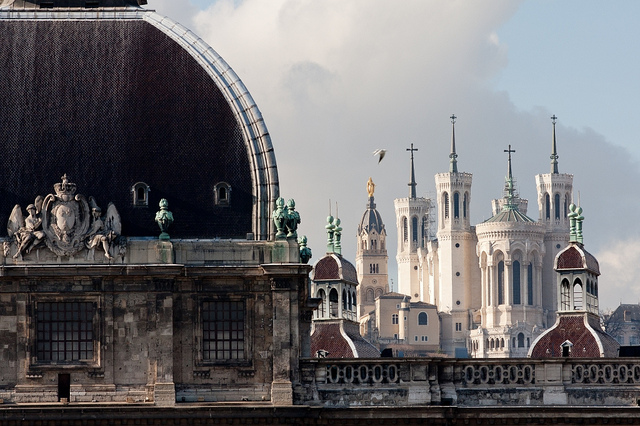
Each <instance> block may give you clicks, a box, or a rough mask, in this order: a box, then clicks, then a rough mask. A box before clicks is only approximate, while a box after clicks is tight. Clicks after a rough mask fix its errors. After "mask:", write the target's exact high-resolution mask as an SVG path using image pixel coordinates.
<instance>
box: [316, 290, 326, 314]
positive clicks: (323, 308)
mask: <svg viewBox="0 0 640 426" xmlns="http://www.w3.org/2000/svg"><path fill="white" fill-rule="evenodd" d="M317 297H318V299H322V301H321V302H320V306H318V316H319V317H320V318H324V316H325V315H326V306H327V295H326V293H325V292H324V290H322V289H320V290H318V295H317Z"/></svg>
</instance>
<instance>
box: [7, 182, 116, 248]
mask: <svg viewBox="0 0 640 426" xmlns="http://www.w3.org/2000/svg"><path fill="white" fill-rule="evenodd" d="M54 190H55V194H49V195H47V196H46V197H44V198H42V196H38V197H36V200H35V202H34V204H29V206H27V213H28V216H27V217H26V218H24V216H23V214H22V208H21V207H20V206H19V205H17V204H16V205H15V207H14V208H13V211H12V212H11V216H9V223H8V224H7V232H8V235H9V239H8V240H7V241H6V242H5V243H4V255H5V257H8V256H10V255H11V253H12V252H14V254H13V258H14V259H18V258H19V257H20V256H21V255H25V254H28V253H30V252H31V250H33V249H34V248H37V247H39V246H41V245H44V244H46V246H47V247H48V248H49V250H51V251H52V252H54V253H55V254H57V255H58V256H65V257H69V256H73V255H75V254H76V253H78V252H80V251H81V250H83V249H84V248H87V249H89V250H91V249H94V248H95V247H99V248H102V250H104V252H105V257H107V258H108V259H113V258H114V257H116V256H120V257H121V256H124V253H125V244H126V243H125V239H124V238H122V237H121V235H120V233H121V231H122V223H121V221H120V215H119V214H118V210H117V209H116V207H115V206H114V205H113V203H109V205H108V206H107V212H106V215H105V216H104V217H102V215H101V214H102V210H101V209H100V207H98V205H97V203H96V200H95V199H94V198H93V197H89V200H88V201H87V199H86V198H85V197H84V196H83V195H80V194H77V195H76V190H77V188H76V184H75V183H72V182H69V178H68V177H67V175H64V176H62V182H61V183H56V184H55V185H54Z"/></svg>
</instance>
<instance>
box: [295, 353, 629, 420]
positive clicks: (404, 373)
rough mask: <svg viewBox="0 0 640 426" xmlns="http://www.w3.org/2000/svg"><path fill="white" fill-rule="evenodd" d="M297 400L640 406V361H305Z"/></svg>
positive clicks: (343, 404)
mask: <svg viewBox="0 0 640 426" xmlns="http://www.w3.org/2000/svg"><path fill="white" fill-rule="evenodd" d="M300 368H301V372H302V375H301V377H302V383H301V385H300V386H299V387H298V388H297V389H296V390H295V403H296V404H308V405H314V404H315V405H320V406H324V407H326V408H329V407H334V408H337V407H345V408H346V407H374V406H394V407H410V406H424V405H456V406H460V407H482V406H485V407H490V406H500V407H509V406H511V407H522V406H537V405H545V406H549V405H558V406H590V407H593V406H638V404H639V403H640V359H637V358H616V359H600V358H599V359H570V358H566V359H558V360H533V359H528V358H521V359H514V358H509V359H506V358H505V359H491V360H487V359H483V360H472V359H444V358H443V359H434V358H387V359H384V358H383V359H376V360H373V359H369V360H367V359H350V360H346V359H305V360H301V361H300Z"/></svg>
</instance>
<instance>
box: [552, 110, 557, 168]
mask: <svg viewBox="0 0 640 426" xmlns="http://www.w3.org/2000/svg"><path fill="white" fill-rule="evenodd" d="M557 119H558V117H556V115H555V114H553V115H552V116H551V122H552V123H553V138H552V141H551V157H550V158H551V173H552V174H556V175H557V174H558V152H557V151H556V120H557Z"/></svg>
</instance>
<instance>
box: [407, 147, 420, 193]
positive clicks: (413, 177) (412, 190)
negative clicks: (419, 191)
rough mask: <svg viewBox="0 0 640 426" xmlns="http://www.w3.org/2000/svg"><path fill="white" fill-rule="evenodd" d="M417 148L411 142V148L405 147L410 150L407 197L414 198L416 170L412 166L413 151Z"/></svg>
mask: <svg viewBox="0 0 640 426" xmlns="http://www.w3.org/2000/svg"><path fill="white" fill-rule="evenodd" d="M417 150H418V148H414V147H413V143H411V148H407V151H410V152H411V182H409V187H410V188H411V189H409V198H416V185H417V184H416V172H415V170H414V167H413V151H417Z"/></svg>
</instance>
